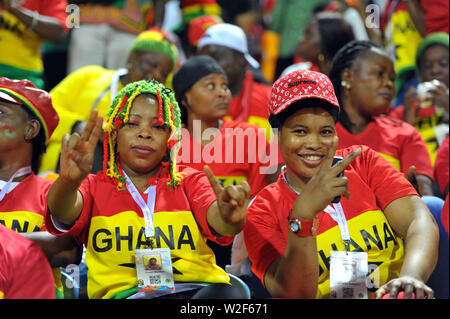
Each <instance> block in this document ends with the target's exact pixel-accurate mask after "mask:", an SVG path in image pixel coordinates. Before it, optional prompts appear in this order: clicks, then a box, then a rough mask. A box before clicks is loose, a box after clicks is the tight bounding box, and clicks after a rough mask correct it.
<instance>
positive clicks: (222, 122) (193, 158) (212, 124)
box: [173, 55, 281, 268]
mask: <svg viewBox="0 0 450 319" xmlns="http://www.w3.org/2000/svg"><path fill="white" fill-rule="evenodd" d="M173 87H174V91H175V96H176V98H177V101H178V105H179V106H180V110H181V120H182V122H183V124H185V125H186V130H184V133H186V134H182V140H181V148H180V153H179V154H178V157H177V158H178V160H179V163H180V164H184V165H187V166H190V167H192V168H195V169H197V170H202V169H203V166H204V165H208V166H209V168H210V169H211V171H212V172H213V174H214V175H215V176H216V177H217V179H218V181H219V183H220V184H221V185H222V186H227V185H237V184H239V183H241V182H242V181H244V180H245V181H247V182H248V183H249V185H250V188H251V195H250V197H253V196H254V195H256V194H257V193H258V192H259V191H260V190H261V189H262V188H264V187H265V186H266V185H268V184H270V183H273V182H275V181H276V179H277V177H278V174H279V168H278V163H279V161H280V160H281V159H279V158H278V146H277V145H276V144H275V143H271V144H269V143H268V142H267V139H266V137H265V132H264V130H262V129H260V128H258V127H257V126H256V125H252V124H248V123H246V122H238V121H229V120H226V119H224V117H225V115H226V114H227V113H228V109H229V107H230V101H231V92H230V89H229V88H228V81H227V77H226V74H225V71H224V70H223V69H222V68H221V67H220V66H219V64H218V63H217V62H216V61H215V60H214V59H213V58H212V57H210V56H207V55H198V56H194V57H192V58H190V59H188V60H187V61H186V62H185V63H184V64H183V65H182V66H181V68H180V69H178V70H177V71H176V73H175V75H174V78H173ZM273 142H274V141H273ZM280 167H281V166H280ZM208 244H209V245H210V246H211V247H212V248H213V250H214V253H215V255H216V259H217V264H218V265H219V266H221V267H222V268H225V266H226V265H228V264H230V261H231V246H230V245H229V246H220V245H217V244H215V243H214V242H208Z"/></svg>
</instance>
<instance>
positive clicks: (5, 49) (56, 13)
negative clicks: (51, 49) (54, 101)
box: [0, 0, 69, 88]
mask: <svg viewBox="0 0 450 319" xmlns="http://www.w3.org/2000/svg"><path fill="white" fill-rule="evenodd" d="M19 3H20V4H19ZM66 8H67V0H24V1H15V0H2V1H0V76H5V77H8V78H11V79H19V80H20V79H28V80H30V81H32V82H33V83H34V84H35V85H36V86H37V87H39V88H42V87H43V85H44V81H43V79H42V74H43V63H42V59H41V47H42V44H43V42H44V41H49V42H52V43H54V44H62V43H63V42H64V40H65V38H66V32H67V31H68V29H69V26H68V25H67V23H66V18H67V13H66V11H65V10H66ZM12 48H14V54H11V50H12Z"/></svg>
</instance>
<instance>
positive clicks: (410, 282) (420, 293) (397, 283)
mask: <svg viewBox="0 0 450 319" xmlns="http://www.w3.org/2000/svg"><path fill="white" fill-rule="evenodd" d="M400 291H403V292H404V294H405V299H411V298H412V294H413V292H414V294H415V298H416V299H425V298H427V299H432V298H433V297H434V291H433V289H431V288H430V287H428V286H427V285H425V284H424V283H423V282H422V281H421V280H418V279H416V278H414V277H411V276H401V277H398V278H396V279H392V280H391V281H389V282H388V283H386V284H385V285H383V286H381V287H380V288H379V289H378V290H377V291H376V293H375V296H376V298H377V299H381V298H382V297H383V296H384V295H385V294H389V299H396V298H397V294H398V293H399V292H400Z"/></svg>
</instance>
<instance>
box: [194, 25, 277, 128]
mask: <svg viewBox="0 0 450 319" xmlns="http://www.w3.org/2000/svg"><path fill="white" fill-rule="evenodd" d="M197 48H198V54H202V55H209V56H211V57H213V58H214V59H215V60H216V61H217V62H218V63H219V65H220V66H221V67H222V69H223V70H224V71H225V73H226V74H227V78H228V87H229V88H230V90H231V95H232V97H233V98H232V100H231V105H230V108H229V110H228V115H227V117H226V118H227V119H229V120H235V121H240V122H248V123H250V124H254V125H257V126H259V127H261V128H264V129H266V130H267V136H269V133H270V132H269V131H270V125H269V122H268V121H267V111H266V106H267V103H268V101H269V97H270V86H269V85H268V84H267V83H260V82H258V81H257V77H256V75H257V74H258V73H259V71H258V72H257V71H256V70H257V69H259V63H258V62H257V61H256V60H255V59H254V58H253V57H252V56H251V55H250V54H249V53H248V45H247V37H246V36H245V33H244V31H243V30H242V29H241V28H239V27H238V26H236V25H232V24H228V23H219V24H216V25H213V26H211V27H209V28H208V29H207V30H206V32H205V34H204V35H203V37H202V38H201V39H200V40H199V41H198V46H197ZM266 82H267V81H266Z"/></svg>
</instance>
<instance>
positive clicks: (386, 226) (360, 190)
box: [244, 70, 439, 298]
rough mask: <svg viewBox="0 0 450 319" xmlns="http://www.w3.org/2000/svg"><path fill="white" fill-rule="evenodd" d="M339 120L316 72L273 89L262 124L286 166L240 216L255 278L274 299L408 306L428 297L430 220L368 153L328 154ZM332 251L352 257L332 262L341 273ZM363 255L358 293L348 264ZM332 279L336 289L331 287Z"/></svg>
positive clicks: (433, 247) (434, 236) (295, 75)
mask: <svg viewBox="0 0 450 319" xmlns="http://www.w3.org/2000/svg"><path fill="white" fill-rule="evenodd" d="M338 112H339V103H338V101H337V98H336V96H335V94H334V90H333V85H332V84H331V82H330V80H329V79H328V77H327V76H326V75H324V74H321V73H318V72H313V71H306V70H299V71H294V72H292V73H289V74H288V75H286V76H284V77H282V78H280V79H279V80H277V81H276V82H275V83H274V85H273V88H272V96H271V101H270V104H269V114H271V115H270V117H269V121H270V122H271V125H272V127H274V128H277V129H278V143H279V145H280V149H281V155H282V156H283V159H284V162H285V164H286V166H285V167H284V168H283V169H282V172H281V174H280V177H279V179H278V181H277V182H276V183H273V184H271V185H269V186H266V188H264V189H263V190H262V191H261V192H259V193H258V195H257V196H256V198H255V199H254V200H253V201H252V203H251V205H250V207H249V209H248V216H247V222H246V225H245V228H244V238H245V244H246V247H247V250H248V255H249V257H250V260H251V261H252V270H253V272H254V273H255V274H256V276H257V277H258V278H259V279H260V280H261V282H262V283H263V285H264V286H265V288H266V289H267V290H268V291H269V293H270V294H271V295H272V296H273V297H282V298H330V297H331V298H333V297H334V298H351V297H353V298H364V297H369V298H373V297H381V296H383V295H385V294H388V296H389V297H390V298H395V297H396V296H397V294H398V293H399V292H400V291H402V290H403V291H404V295H406V296H407V298H411V296H412V293H413V292H414V293H415V296H416V298H424V297H428V298H430V297H432V296H433V291H432V290H431V289H430V288H429V287H427V286H426V285H425V282H426V281H427V279H428V277H429V276H430V274H431V272H432V271H433V269H434V266H435V264H436V260H437V246H438V238H439V235H438V230H437V226H436V224H435V222H434V220H433V217H432V216H431V214H430V212H429V211H428V209H427V207H426V205H425V204H424V202H423V201H422V200H421V199H420V197H419V196H417V192H416V191H415V190H414V188H413V187H412V186H411V184H410V183H409V182H408V181H407V180H406V179H405V178H404V176H403V175H402V174H401V173H399V172H398V171H396V170H395V169H394V168H393V167H392V165H390V164H389V163H388V162H387V161H386V160H385V159H384V158H383V157H382V156H380V155H378V153H376V152H374V151H373V150H371V149H370V148H368V147H366V146H352V147H349V148H346V149H342V150H337V151H336V148H337V143H338V135H337V133H336V127H335V125H336V120H337V117H338ZM335 156H336V157H338V158H337V159H338V161H339V162H338V163H336V164H333V162H334V157H335ZM343 171H344V176H338V175H339V174H340V173H341V172H343ZM336 251H340V252H341V253H342V252H344V251H345V252H347V253H344V254H341V257H342V256H350V257H351V259H345V260H344V261H343V262H341V263H338V265H343V266H347V267H349V268H347V270H348V271H347V272H345V271H341V272H340V271H336V270H335V271H334V272H333V268H330V265H331V266H332V265H333V263H332V261H333V260H332V259H333V258H331V257H332V256H333V254H334V253H333V252H336ZM338 253H339V252H338ZM364 255H365V258H367V259H366V261H365V266H366V268H365V269H367V270H368V273H367V270H366V271H363V270H362V271H361V272H362V278H361V277H359V278H360V280H361V279H362V282H361V281H360V284H361V286H362V287H361V286H359V289H361V290H360V291H359V293H361V295H359V293H356V291H357V290H356V288H355V291H354V293H353V288H354V287H355V286H352V284H353V283H354V281H353V279H357V278H358V277H357V276H356V275H357V272H356V269H357V268H356V266H357V264H356V263H355V261H356V260H355V259H354V258H357V257H358V256H359V257H361V256H364ZM330 256H331V257H330ZM359 257H358V258H359ZM353 269H354V272H353ZM341 270H342V269H341ZM343 273H344V275H343ZM333 274H334V275H335V276H336V277H337V280H336V282H340V283H341V284H343V285H344V287H345V288H344V289H340V287H342V286H340V285H335V286H334V287H332V285H331V278H333V277H332V275H333ZM366 276H367V277H366ZM333 282H334V281H333ZM355 282H357V281H356V280H355Z"/></svg>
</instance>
